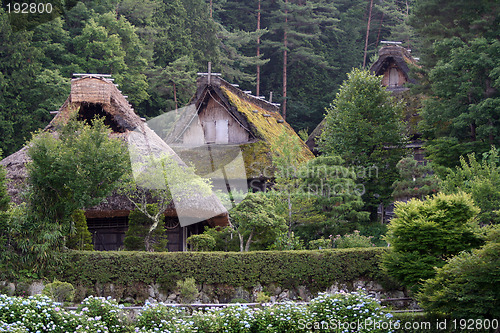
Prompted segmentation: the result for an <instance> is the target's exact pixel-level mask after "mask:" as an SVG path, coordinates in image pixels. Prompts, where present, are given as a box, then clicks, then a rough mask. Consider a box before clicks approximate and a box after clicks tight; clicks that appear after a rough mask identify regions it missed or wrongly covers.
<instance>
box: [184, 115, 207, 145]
mask: <svg viewBox="0 0 500 333" xmlns="http://www.w3.org/2000/svg"><path fill="white" fill-rule="evenodd" d="M182 140H183V143H185V144H191V145H195V146H198V145H202V144H204V143H205V135H204V133H203V128H202V127H201V124H200V121H199V119H196V120H195V121H193V122H192V123H191V125H190V126H189V128H188V129H186V131H185V132H184V135H183V137H182Z"/></svg>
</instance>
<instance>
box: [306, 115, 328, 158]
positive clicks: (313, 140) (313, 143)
mask: <svg viewBox="0 0 500 333" xmlns="http://www.w3.org/2000/svg"><path fill="white" fill-rule="evenodd" d="M325 125H326V119H325V118H323V120H322V121H321V122H320V123H319V124H318V126H316V128H315V129H314V131H312V133H311V134H310V135H309V137H308V138H307V141H306V145H307V146H308V147H309V149H310V150H311V151H312V152H313V153H314V154H315V155H317V154H319V151H318V142H317V141H318V139H319V136H320V135H321V132H323V128H324V127H325Z"/></svg>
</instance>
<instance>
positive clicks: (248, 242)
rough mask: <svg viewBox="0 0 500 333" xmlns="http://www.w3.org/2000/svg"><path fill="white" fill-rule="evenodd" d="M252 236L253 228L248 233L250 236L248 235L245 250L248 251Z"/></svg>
mask: <svg viewBox="0 0 500 333" xmlns="http://www.w3.org/2000/svg"><path fill="white" fill-rule="evenodd" d="M252 237H253V230H252V232H251V233H250V236H248V239H247V244H246V245H245V252H248V251H250V244H251V243H252Z"/></svg>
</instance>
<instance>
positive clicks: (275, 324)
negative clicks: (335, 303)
mask: <svg viewBox="0 0 500 333" xmlns="http://www.w3.org/2000/svg"><path fill="white" fill-rule="evenodd" d="M310 316H311V315H310V311H309V310H308V308H307V307H306V306H305V305H300V304H295V303H293V302H286V303H283V304H275V305H272V306H269V307H265V308H263V309H262V311H261V312H259V313H257V314H256V324H255V327H256V330H255V332H287V333H289V332H290V333H302V332H304V333H305V332H309V331H310V330H308V329H306V328H305V327H303V326H304V325H303V323H305V322H310V321H311V320H310Z"/></svg>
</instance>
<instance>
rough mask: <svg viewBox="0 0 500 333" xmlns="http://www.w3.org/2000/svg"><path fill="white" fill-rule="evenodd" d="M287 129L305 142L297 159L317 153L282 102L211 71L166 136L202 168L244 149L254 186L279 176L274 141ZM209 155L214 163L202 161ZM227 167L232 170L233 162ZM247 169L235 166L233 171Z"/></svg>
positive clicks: (261, 186)
mask: <svg viewBox="0 0 500 333" xmlns="http://www.w3.org/2000/svg"><path fill="white" fill-rule="evenodd" d="M282 133H286V135H288V136H289V137H290V138H291V139H295V140H297V141H298V142H299V143H300V145H301V150H300V152H299V154H297V156H295V158H296V160H297V162H300V163H301V162H306V161H308V160H309V159H311V158H313V157H314V156H313V154H312V153H311V151H310V150H309V148H308V147H307V146H306V145H305V143H304V142H303V141H302V140H301V139H300V137H299V136H298V135H297V133H296V132H295V131H294V130H293V128H292V127H291V126H290V125H289V124H288V123H287V122H286V121H285V120H284V119H283V117H282V116H281V115H280V113H279V108H278V106H277V105H276V104H273V103H270V102H267V101H265V100H264V99H262V98H258V97H256V96H252V95H250V94H249V93H247V92H244V91H242V90H241V89H239V88H237V87H236V86H234V85H232V84H230V83H228V82H226V81H225V80H223V79H221V78H220V77H218V76H213V75H212V76H209V75H205V76H202V77H200V78H199V79H198V82H197V91H196V94H195V96H194V97H193V98H192V107H191V108H188V109H186V110H185V111H184V114H183V115H182V116H181V117H180V118H179V120H178V121H177V122H176V123H175V125H174V126H173V129H172V130H171V131H170V132H169V133H168V134H167V139H166V142H167V143H168V144H169V145H170V146H171V147H172V148H173V149H174V150H175V151H176V152H177V153H178V154H179V156H180V157H181V158H182V159H183V160H184V161H192V162H193V163H194V164H195V167H196V169H197V170H198V171H200V172H202V173H203V172H206V173H210V172H212V171H213V169H218V168H219V166H224V165H227V164H228V163H230V161H232V160H233V159H234V157H235V156H236V155H238V154H239V153H241V154H242V158H243V161H244V169H245V170H244V171H245V172H244V173H246V176H245V177H246V181H247V184H248V186H249V188H250V189H252V190H259V189H260V190H262V189H264V187H265V183H266V181H267V180H269V179H272V178H273V177H274V171H275V170H274V168H273V162H272V161H273V158H274V157H275V153H274V152H273V150H272V146H276V142H277V139H278V138H279V137H280V135H282ZM207 159H208V160H211V161H212V164H207V163H197V162H198V161H206V160H207ZM207 166H209V168H207ZM225 170H226V172H228V173H231V172H232V169H231V168H227V167H226V168H225ZM241 174H242V173H240V176H239V175H238V174H236V172H235V174H233V175H229V177H233V178H237V177H241ZM226 176H227V175H226Z"/></svg>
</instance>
